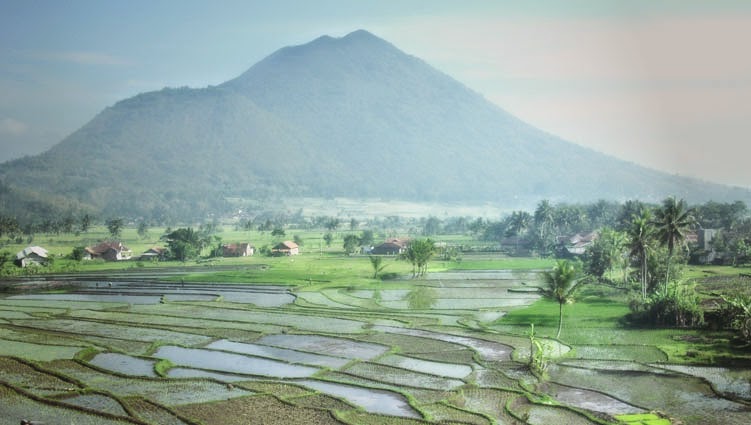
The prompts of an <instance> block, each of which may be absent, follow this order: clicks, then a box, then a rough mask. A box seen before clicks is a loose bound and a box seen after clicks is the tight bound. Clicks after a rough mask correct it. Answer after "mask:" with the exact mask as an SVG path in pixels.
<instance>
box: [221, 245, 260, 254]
mask: <svg viewBox="0 0 751 425" xmlns="http://www.w3.org/2000/svg"><path fill="white" fill-rule="evenodd" d="M255 253H256V247H254V246H253V245H251V244H249V243H227V244H224V245H222V257H250V256H251V255H253V254H255Z"/></svg>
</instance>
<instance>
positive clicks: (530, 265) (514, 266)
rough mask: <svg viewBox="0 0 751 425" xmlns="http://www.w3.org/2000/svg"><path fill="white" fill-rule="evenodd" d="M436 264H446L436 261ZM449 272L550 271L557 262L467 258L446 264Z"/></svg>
mask: <svg viewBox="0 0 751 425" xmlns="http://www.w3.org/2000/svg"><path fill="white" fill-rule="evenodd" d="M434 262H435V263H438V264H440V263H444V262H441V261H434ZM444 264H445V266H444V267H446V269H448V270H540V269H549V268H551V267H553V265H554V264H555V260H553V259H549V258H529V257H505V258H497V259H480V260H475V259H473V258H472V256H467V257H466V258H465V259H462V261H459V262H445V263H444Z"/></svg>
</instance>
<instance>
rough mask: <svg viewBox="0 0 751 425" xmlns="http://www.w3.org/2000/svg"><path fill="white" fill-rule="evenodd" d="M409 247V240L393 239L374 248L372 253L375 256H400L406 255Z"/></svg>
mask: <svg viewBox="0 0 751 425" xmlns="http://www.w3.org/2000/svg"><path fill="white" fill-rule="evenodd" d="M408 246H409V240H408V239H399V238H392V239H387V240H386V241H384V242H383V243H381V244H380V245H376V246H375V247H373V249H372V250H371V251H370V253H371V254H373V255H399V254H402V253H404V251H406V250H407V247H408Z"/></svg>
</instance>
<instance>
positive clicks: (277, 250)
mask: <svg viewBox="0 0 751 425" xmlns="http://www.w3.org/2000/svg"><path fill="white" fill-rule="evenodd" d="M299 253H300V247H299V246H298V245H297V244H296V243H294V242H292V241H284V242H280V243H278V244H276V245H275V246H274V248H272V249H271V254H272V255H275V256H280V257H281V256H283V255H298V254H299Z"/></svg>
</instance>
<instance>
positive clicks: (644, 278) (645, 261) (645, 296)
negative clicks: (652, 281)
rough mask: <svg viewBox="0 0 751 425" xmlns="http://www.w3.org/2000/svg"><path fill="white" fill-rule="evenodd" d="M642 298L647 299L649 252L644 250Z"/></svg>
mask: <svg viewBox="0 0 751 425" xmlns="http://www.w3.org/2000/svg"><path fill="white" fill-rule="evenodd" d="M641 298H642V300H646V299H647V250H646V249H643V250H642V254H641Z"/></svg>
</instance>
